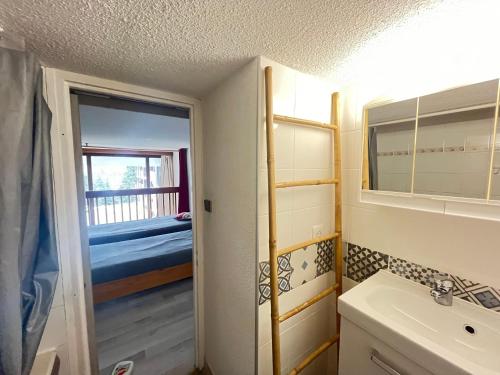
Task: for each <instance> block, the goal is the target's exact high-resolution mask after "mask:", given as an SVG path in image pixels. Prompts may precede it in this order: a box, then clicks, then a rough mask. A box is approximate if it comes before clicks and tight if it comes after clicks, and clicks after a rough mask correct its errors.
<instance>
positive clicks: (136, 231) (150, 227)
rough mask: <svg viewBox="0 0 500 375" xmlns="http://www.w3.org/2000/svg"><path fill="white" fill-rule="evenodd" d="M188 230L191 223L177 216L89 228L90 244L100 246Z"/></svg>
mask: <svg viewBox="0 0 500 375" xmlns="http://www.w3.org/2000/svg"><path fill="white" fill-rule="evenodd" d="M188 229H191V221H179V220H176V219H175V216H163V217H155V218H153V219H146V220H136V221H125V222H123V223H113V224H101V225H91V226H89V227H88V233H89V244H90V245H99V244H105V243H111V242H119V241H128V240H133V239H136V238H144V237H151V236H157V235H160V234H167V233H173V232H180V231H183V230H188Z"/></svg>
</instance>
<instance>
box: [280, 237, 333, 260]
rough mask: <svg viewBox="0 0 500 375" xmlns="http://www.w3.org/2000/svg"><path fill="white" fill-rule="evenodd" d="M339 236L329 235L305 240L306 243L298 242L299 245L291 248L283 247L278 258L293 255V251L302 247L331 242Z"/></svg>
mask: <svg viewBox="0 0 500 375" xmlns="http://www.w3.org/2000/svg"><path fill="white" fill-rule="evenodd" d="M339 235H340V234H339V233H332V234H329V235H327V236H323V237H316V238H313V239H312V240H307V241H304V242H300V243H298V244H295V245H292V246H288V247H284V248H283V249H281V250H278V256H280V255H285V254H288V253H293V252H294V251H297V250H300V249H303V248H304V247H308V246H311V245H314V244H317V243H320V242H323V241H328V240H333V239H334V238H337V237H338V236H339Z"/></svg>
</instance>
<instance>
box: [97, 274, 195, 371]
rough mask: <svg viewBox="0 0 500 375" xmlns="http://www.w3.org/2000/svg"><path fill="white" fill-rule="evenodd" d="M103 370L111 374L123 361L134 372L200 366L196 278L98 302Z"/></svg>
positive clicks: (99, 351)
mask: <svg viewBox="0 0 500 375" xmlns="http://www.w3.org/2000/svg"><path fill="white" fill-rule="evenodd" d="M95 326H96V341H97V350H98V353H99V370H100V374H101V375H110V374H111V371H112V370H113V367H114V365H115V364H116V363H117V362H119V361H122V360H132V361H134V375H187V374H190V373H191V372H192V370H193V367H194V344H195V343H194V314H193V282H192V279H187V280H181V281H178V282H175V283H172V284H169V285H166V286H162V287H159V288H155V289H151V290H149V291H145V292H141V293H136V294H134V295H131V296H127V297H123V298H119V299H116V300H114V301H109V302H105V303H101V304H99V305H97V306H96V307H95Z"/></svg>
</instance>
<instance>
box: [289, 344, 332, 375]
mask: <svg viewBox="0 0 500 375" xmlns="http://www.w3.org/2000/svg"><path fill="white" fill-rule="evenodd" d="M339 338H340V336H339V335H335V336H333V337H332V338H331V339H328V340H326V341H325V342H324V343H323V344H321V345H320V346H319V347H318V349H316V350H315V351H314V352H312V353H311V354H309V355H308V356H307V357H306V358H304V360H303V361H302V362H300V364H299V365H298V366H297V367H295V368H294V369H293V370H292V371H290V374H289V375H297V374H298V373H300V372H302V370H304V369H305V368H306V367H307V366H308V365H309V364H310V363H311V362H312V361H314V360H315V359H316V358H318V357H319V356H320V355H321V353H323V352H324V351H325V350H327V349H328V348H329V347H330V346H332V345H333V344H335V343H336V342H338V341H339Z"/></svg>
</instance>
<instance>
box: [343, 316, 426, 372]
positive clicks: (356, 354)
mask: <svg viewBox="0 0 500 375" xmlns="http://www.w3.org/2000/svg"><path fill="white" fill-rule="evenodd" d="M341 327H342V330H341V333H340V342H341V343H342V344H341V345H340V365H339V375H365V374H366V375H388V374H389V375H400V374H401V375H432V373H431V372H429V371H427V370H425V369H424V368H422V367H420V366H419V365H417V364H416V363H415V362H413V361H411V360H410V359H408V358H406V357H405V356H403V355H401V354H400V353H398V352H397V351H395V350H394V349H392V348H391V347H390V346H388V345H386V344H385V343H384V342H382V341H381V340H379V339H377V338H376V337H374V336H372V335H371V334H369V333H368V332H366V331H365V330H363V329H362V328H360V327H358V326H357V325H356V324H354V323H352V322H351V321H349V320H348V319H346V318H344V317H342V323H341Z"/></svg>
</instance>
